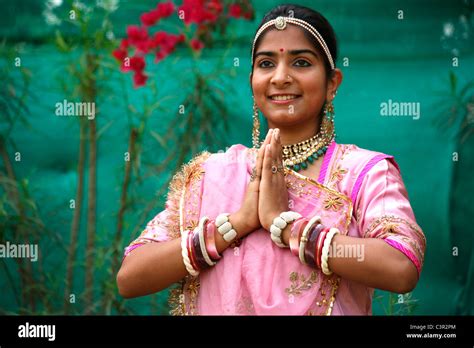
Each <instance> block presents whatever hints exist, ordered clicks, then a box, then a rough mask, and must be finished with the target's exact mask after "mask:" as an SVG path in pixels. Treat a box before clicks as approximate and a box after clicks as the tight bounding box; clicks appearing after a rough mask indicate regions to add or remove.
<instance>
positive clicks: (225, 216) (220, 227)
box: [216, 213, 237, 243]
mask: <svg viewBox="0 0 474 348" xmlns="http://www.w3.org/2000/svg"><path fill="white" fill-rule="evenodd" d="M229 215H230V214H229V213H222V214H220V215H219V216H217V218H216V227H217V231H219V234H220V235H221V236H222V238H224V240H225V241H226V242H227V243H230V242H231V241H233V240H234V239H235V237H237V232H236V231H235V230H234V228H233V227H232V224H231V223H230V221H229Z"/></svg>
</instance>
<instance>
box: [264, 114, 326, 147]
mask: <svg viewBox="0 0 474 348" xmlns="http://www.w3.org/2000/svg"><path fill="white" fill-rule="evenodd" d="M319 127H320V120H319V119H318V120H317V122H314V119H312V120H310V122H308V123H307V124H304V125H301V124H296V125H293V126H283V127H281V126H278V125H276V124H273V123H271V122H268V128H278V129H280V139H281V144H282V145H290V144H296V143H299V142H301V141H304V140H307V139H309V138H311V137H313V136H315V135H316V134H317V133H318V132H319Z"/></svg>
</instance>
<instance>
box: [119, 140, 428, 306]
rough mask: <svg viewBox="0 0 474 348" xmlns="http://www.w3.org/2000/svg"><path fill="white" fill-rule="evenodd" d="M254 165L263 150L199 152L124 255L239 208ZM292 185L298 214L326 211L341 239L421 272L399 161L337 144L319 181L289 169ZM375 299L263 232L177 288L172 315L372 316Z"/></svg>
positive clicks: (420, 249) (418, 238)
mask: <svg viewBox="0 0 474 348" xmlns="http://www.w3.org/2000/svg"><path fill="white" fill-rule="evenodd" d="M255 160H256V151H255V150H253V149H249V148H247V147H245V146H243V145H240V144H237V145H233V146H232V147H231V148H230V149H228V151H227V152H225V153H215V154H210V153H209V152H203V153H201V154H199V155H198V156H196V157H195V158H194V159H193V160H192V161H190V162H189V163H188V164H186V165H184V166H183V167H182V169H181V170H180V171H179V172H178V173H177V174H176V175H175V176H174V177H173V179H172V181H171V183H170V189H169V193H168V198H167V202H166V209H165V210H163V211H162V212H160V213H159V214H158V215H156V216H155V218H153V219H152V220H151V221H150V222H149V223H148V225H147V226H146V228H145V230H144V231H143V232H142V234H141V235H140V236H139V237H138V238H137V239H135V240H134V241H133V242H132V243H131V244H130V245H129V246H128V247H127V248H126V249H125V256H126V255H128V254H129V253H130V252H132V250H134V249H137V248H138V247H139V246H140V245H143V244H144V243H151V242H158V243H159V242H163V241H167V240H171V239H174V238H178V237H179V236H180V234H181V232H182V231H184V230H193V229H194V228H195V227H196V226H197V224H198V222H199V219H200V218H201V217H203V216H207V217H209V218H210V219H215V218H216V217H217V215H219V214H220V213H223V212H228V213H233V212H235V211H237V210H238V209H239V208H240V206H241V204H242V201H243V198H244V194H245V191H246V188H247V185H248V183H249V180H250V175H251V170H252V168H253V166H254V165H255ZM285 179H286V183H287V188H288V197H289V208H290V209H291V210H293V211H296V212H299V213H300V214H302V215H303V216H305V217H307V218H311V217H312V216H314V215H319V216H321V218H322V222H323V224H324V225H325V226H328V227H337V228H338V229H339V230H340V232H341V234H344V235H349V236H352V237H358V238H381V239H383V240H384V241H385V242H387V243H388V244H389V245H391V246H392V247H394V248H396V249H398V250H400V252H402V253H403V254H405V255H406V256H407V257H408V258H409V259H410V260H411V261H412V262H413V264H414V265H415V266H416V268H417V270H418V274H419V273H420V272H421V268H422V265H423V257H424V251H425V237H424V234H423V232H422V231H421V229H420V227H419V226H418V225H417V224H416V220H415V216H414V214H413V211H412V208H411V206H410V202H409V200H408V195H407V191H406V189H405V186H404V183H403V181H402V178H401V174H400V171H399V168H398V165H397V164H396V162H395V160H394V159H393V157H392V156H389V155H385V154H382V153H377V152H373V151H368V150H364V149H361V148H358V147H357V146H355V145H342V144H337V143H335V142H333V143H331V145H330V147H329V148H328V151H327V152H326V154H325V156H324V159H323V164H322V167H321V171H320V175H319V178H318V180H317V181H315V180H312V179H310V178H308V177H305V176H303V175H301V174H299V173H297V172H294V171H292V170H289V169H285ZM135 252H139V250H138V251H135ZM125 256H124V257H125ZM157 267H159V265H157ZM372 296H373V289H372V288H369V287H366V286H365V285H363V284H360V283H356V282H353V281H350V280H346V279H343V278H341V277H339V276H337V275H336V274H332V275H331V276H326V275H324V274H323V273H322V272H321V271H320V270H318V269H314V268H311V267H310V266H308V265H303V264H301V262H300V261H299V259H298V258H297V257H295V256H294V255H293V254H291V252H290V251H289V250H288V249H281V248H279V247H277V246H276V245H275V244H274V243H273V242H272V241H271V239H270V236H269V233H268V232H267V231H266V230H264V229H263V228H260V229H259V230H256V231H254V232H252V233H250V234H249V235H248V236H246V237H245V238H243V239H242V240H241V241H239V242H238V243H234V245H232V246H231V247H229V248H227V249H226V250H225V251H224V253H223V258H222V259H221V260H220V261H219V262H218V263H217V265H216V266H214V267H213V268H210V269H208V270H204V271H202V272H201V273H200V275H199V276H198V277H192V276H190V275H188V276H186V277H185V278H184V279H183V280H182V281H181V282H180V283H179V284H178V286H177V288H175V289H173V290H172V291H171V294H170V304H171V306H172V311H171V314H174V315H239V314H240V315H331V314H332V315H344V314H350V315H367V314H371V313H372Z"/></svg>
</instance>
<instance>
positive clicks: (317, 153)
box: [282, 133, 332, 172]
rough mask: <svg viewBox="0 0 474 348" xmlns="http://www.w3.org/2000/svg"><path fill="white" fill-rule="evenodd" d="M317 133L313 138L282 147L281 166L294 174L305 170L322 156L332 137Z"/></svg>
mask: <svg viewBox="0 0 474 348" xmlns="http://www.w3.org/2000/svg"><path fill="white" fill-rule="evenodd" d="M324 135H325V134H322V133H318V134H316V135H315V136H313V137H311V138H309V139H306V140H304V141H301V142H299V143H296V144H289V145H283V146H282V147H283V149H282V158H283V165H285V166H286V167H287V168H290V169H292V170H294V171H296V172H298V171H300V170H301V169H306V168H308V166H309V165H310V164H312V163H313V162H314V161H316V160H317V159H318V158H319V157H321V156H323V155H324V154H325V153H326V151H327V149H328V147H329V144H330V142H331V140H332V137H327V136H324Z"/></svg>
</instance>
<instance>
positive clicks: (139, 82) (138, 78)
mask: <svg viewBox="0 0 474 348" xmlns="http://www.w3.org/2000/svg"><path fill="white" fill-rule="evenodd" d="M147 79H148V76H146V75H145V74H143V72H141V71H137V72H135V74H134V75H133V85H134V86H135V88H138V87H140V86H144V85H145V83H146V80H147Z"/></svg>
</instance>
